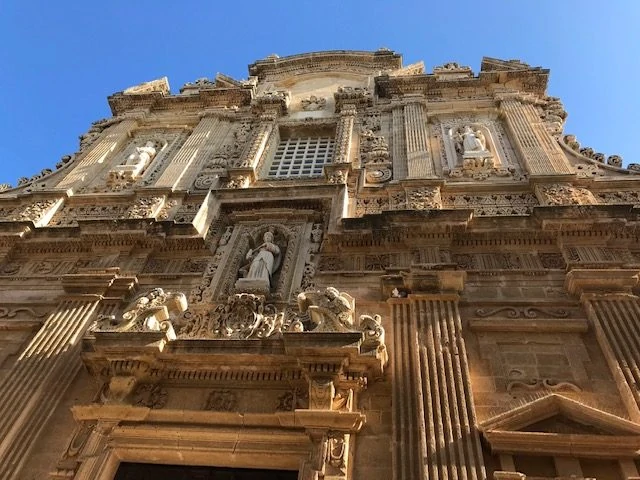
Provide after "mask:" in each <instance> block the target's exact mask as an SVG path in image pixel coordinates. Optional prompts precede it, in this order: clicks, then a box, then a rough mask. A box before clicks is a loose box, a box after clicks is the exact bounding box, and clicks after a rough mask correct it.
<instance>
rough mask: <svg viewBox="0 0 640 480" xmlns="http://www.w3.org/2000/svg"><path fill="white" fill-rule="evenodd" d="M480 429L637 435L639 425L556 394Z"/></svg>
mask: <svg viewBox="0 0 640 480" xmlns="http://www.w3.org/2000/svg"><path fill="white" fill-rule="evenodd" d="M480 428H481V429H482V430H483V431H485V432H487V431H502V432H531V433H557V434H572V435H576V434H577V435H640V425H639V424H637V423H635V422H632V421H630V420H627V419H624V418H621V417H618V416H617V415H613V414H611V413H607V412H604V411H602V410H599V409H597V408H594V407H590V406H588V405H585V404H583V403H580V402H578V401H576V400H572V399H570V398H568V397H565V396H562V395H557V394H552V395H548V396H546V397H543V398H540V399H537V400H534V401H532V402H530V403H527V404H525V405H522V406H520V407H518V408H515V409H513V410H510V411H508V412H506V413H503V414H500V415H498V416H496V417H493V418H491V419H489V420H487V421H486V422H484V423H482V424H481V425H480Z"/></svg>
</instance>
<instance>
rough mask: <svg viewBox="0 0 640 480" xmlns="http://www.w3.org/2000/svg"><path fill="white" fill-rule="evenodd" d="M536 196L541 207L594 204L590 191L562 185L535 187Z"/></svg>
mask: <svg viewBox="0 0 640 480" xmlns="http://www.w3.org/2000/svg"><path fill="white" fill-rule="evenodd" d="M536 195H537V197H538V199H539V200H540V203H541V204H542V205H592V204H594V203H596V199H595V198H594V196H593V194H592V193H591V191H590V190H588V189H586V188H583V187H576V186H573V185H571V184H564V183H552V184H540V185H536Z"/></svg>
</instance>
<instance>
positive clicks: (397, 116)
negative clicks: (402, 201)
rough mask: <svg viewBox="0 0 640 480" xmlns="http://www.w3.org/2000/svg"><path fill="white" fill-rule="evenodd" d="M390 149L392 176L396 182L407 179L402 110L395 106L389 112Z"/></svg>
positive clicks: (400, 107) (400, 106)
mask: <svg viewBox="0 0 640 480" xmlns="http://www.w3.org/2000/svg"><path fill="white" fill-rule="evenodd" d="M391 149H392V160H393V176H394V178H395V179H396V180H402V179H403V178H407V175H408V172H407V150H406V145H405V134H404V108H403V107H402V105H398V106H395V107H394V108H393V110H392V111H391Z"/></svg>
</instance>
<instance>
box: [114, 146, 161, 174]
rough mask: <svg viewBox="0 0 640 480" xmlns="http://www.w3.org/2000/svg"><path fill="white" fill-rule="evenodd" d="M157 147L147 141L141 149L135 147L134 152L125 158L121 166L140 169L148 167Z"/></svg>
mask: <svg viewBox="0 0 640 480" xmlns="http://www.w3.org/2000/svg"><path fill="white" fill-rule="evenodd" d="M157 147H158V145H157V144H156V142H153V141H151V140H150V141H148V142H147V143H145V144H144V145H143V146H142V147H136V150H135V152H133V153H132V154H131V155H129V156H128V157H127V159H126V160H125V161H124V162H123V163H122V165H128V166H133V167H138V168H140V169H143V168H145V167H146V166H147V165H149V162H150V161H151V160H152V159H153V157H155V156H156V153H157Z"/></svg>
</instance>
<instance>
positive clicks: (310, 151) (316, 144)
mask: <svg viewBox="0 0 640 480" xmlns="http://www.w3.org/2000/svg"><path fill="white" fill-rule="evenodd" d="M334 144H335V141H334V139H333V138H331V137H307V138H287V139H285V140H282V141H281V142H280V143H279V144H278V148H277V150H276V153H275V155H274V157H273V162H271V166H270V167H269V173H268V176H269V177H272V178H287V177H317V176H320V175H322V167H323V166H324V165H325V164H327V163H331V159H332V158H333V148H334Z"/></svg>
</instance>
